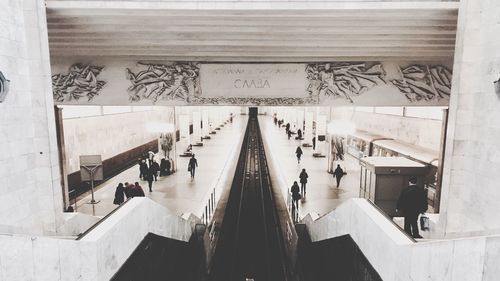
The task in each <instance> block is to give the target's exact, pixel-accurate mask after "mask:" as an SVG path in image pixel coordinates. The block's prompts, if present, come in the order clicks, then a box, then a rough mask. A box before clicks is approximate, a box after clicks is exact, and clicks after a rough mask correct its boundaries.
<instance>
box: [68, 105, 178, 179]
mask: <svg viewBox="0 0 500 281" xmlns="http://www.w3.org/2000/svg"><path fill="white" fill-rule="evenodd" d="M63 110H64V109H63ZM173 110H174V108H173V107H163V106H162V107H154V108H152V109H151V110H149V111H140V112H129V113H118V114H110V115H100V116H92V117H82V118H70V119H65V120H64V143H65V147H66V159H67V162H66V165H67V171H68V173H73V172H76V171H79V170H80V166H79V165H80V162H79V161H80V160H79V157H80V155H87V154H101V155H102V159H103V160H105V159H108V158H111V157H113V156H115V155H117V154H120V153H122V152H125V151H128V150H130V149H132V148H135V147H138V146H141V145H143V144H146V143H148V142H150V141H153V140H155V139H157V138H158V137H159V134H158V133H154V132H151V131H149V130H148V125H147V124H148V123H151V122H153V123H154V122H160V123H173V120H170V119H171V114H172V112H173Z"/></svg>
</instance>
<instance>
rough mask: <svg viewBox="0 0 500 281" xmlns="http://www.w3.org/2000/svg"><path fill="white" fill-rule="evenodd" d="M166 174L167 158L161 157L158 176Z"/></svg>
mask: <svg viewBox="0 0 500 281" xmlns="http://www.w3.org/2000/svg"><path fill="white" fill-rule="evenodd" d="M166 175H168V174H167V160H166V159H165V158H162V159H161V161H160V176H161V177H163V176H166Z"/></svg>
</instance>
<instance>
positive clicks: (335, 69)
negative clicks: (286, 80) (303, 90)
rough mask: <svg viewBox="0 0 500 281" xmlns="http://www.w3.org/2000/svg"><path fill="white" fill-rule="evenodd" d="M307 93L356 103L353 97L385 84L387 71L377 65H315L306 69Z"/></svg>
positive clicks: (380, 65)
mask: <svg viewBox="0 0 500 281" xmlns="http://www.w3.org/2000/svg"><path fill="white" fill-rule="evenodd" d="M306 73H307V80H308V81H309V85H308V86H307V92H308V94H309V95H311V96H317V97H319V99H318V101H319V100H321V99H322V98H329V97H332V98H343V99H346V100H348V101H349V102H350V103H354V101H353V100H352V97H353V96H359V95H361V94H363V93H364V92H366V91H368V90H369V89H371V88H372V87H374V86H377V85H380V84H384V83H385V80H384V77H385V74H386V73H385V70H384V67H383V66H382V64H380V63H375V64H373V65H369V66H367V63H315V64H308V65H307V67H306Z"/></svg>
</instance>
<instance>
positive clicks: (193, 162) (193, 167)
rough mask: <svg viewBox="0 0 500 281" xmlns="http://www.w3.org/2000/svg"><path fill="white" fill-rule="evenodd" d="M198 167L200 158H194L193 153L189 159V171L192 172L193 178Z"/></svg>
mask: <svg viewBox="0 0 500 281" xmlns="http://www.w3.org/2000/svg"><path fill="white" fill-rule="evenodd" d="M196 167H198V160H196V158H194V154H193V156H191V159H189V164H188V171H189V172H190V173H191V178H192V179H193V178H194V174H195V170H196Z"/></svg>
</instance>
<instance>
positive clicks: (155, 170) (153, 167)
mask: <svg viewBox="0 0 500 281" xmlns="http://www.w3.org/2000/svg"><path fill="white" fill-rule="evenodd" d="M149 169H150V172H151V173H152V174H153V177H154V179H155V181H157V180H158V172H159V171H160V165H158V162H156V161H155V160H153V163H151V167H149Z"/></svg>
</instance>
